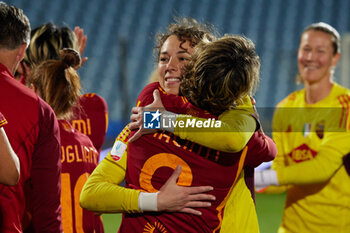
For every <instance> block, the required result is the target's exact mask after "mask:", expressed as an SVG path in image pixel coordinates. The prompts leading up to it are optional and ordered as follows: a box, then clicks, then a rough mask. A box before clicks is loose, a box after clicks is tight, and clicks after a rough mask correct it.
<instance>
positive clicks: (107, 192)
mask: <svg viewBox="0 0 350 233" xmlns="http://www.w3.org/2000/svg"><path fill="white" fill-rule="evenodd" d="M198 29H200V28H198V24H195V26H193V25H188V24H187V25H186V24H183V23H180V24H173V25H171V26H170V27H169V31H168V32H167V33H166V34H164V35H161V38H160V39H161V40H160V45H159V47H158V48H159V53H158V54H157V56H159V57H158V60H159V67H164V68H165V67H167V66H168V65H167V63H170V65H169V66H171V67H172V68H171V70H172V73H173V74H172V79H173V80H169V79H168V78H170V76H169V73H168V72H165V73H167V76H168V77H166V79H167V80H165V73H164V69H161V68H159V70H160V71H162V70H163V74H162V75H161V78H162V79H160V83H161V85H164V86H165V88H164V90H166V91H167V92H171V93H172V92H174V93H175V94H177V93H178V88H179V86H180V81H181V80H180V79H181V73H182V67H183V65H184V64H185V63H187V61H188V60H189V59H190V56H191V54H192V53H193V51H194V49H193V47H192V46H194V45H196V44H197V43H198V42H199V41H200V40H202V39H203V38H204V37H206V36H207V34H206V32H205V30H204V31H203V30H202V31H198ZM196 30H197V32H196ZM177 38H178V39H177ZM163 45H164V46H163ZM163 49H164V50H163ZM161 50H162V52H160V51H161ZM161 54H162V56H163V57H162V58H161V57H160V55H161ZM164 56H168V57H167V58H165V57H164ZM169 61H170V62H169ZM175 73H176V75H175ZM175 79H176V80H175ZM172 84H174V85H172ZM158 87H159V84H158ZM171 87H173V89H172V88H171ZM153 90H154V88H153V89H151V90H150V91H149V93H151V97H149V96H143V97H146V98H148V101H151V102H152V101H153V97H152V92H153ZM161 90H162V92H164V93H165V91H164V90H163V89H162V88H161ZM161 94H162V93H161ZM165 95H167V94H165ZM141 96H142V94H141ZM170 96H173V97H176V96H175V95H167V97H170ZM178 98H179V99H180V101H182V98H181V97H178ZM141 99H142V98H141ZM151 102H147V100H144V102H143V103H145V104H148V103H151ZM169 102H171V101H169ZM141 105H142V104H141ZM165 106H166V107H167V105H166V104H165ZM207 116H209V115H208V113H207ZM252 119H253V118H252ZM248 121H249V120H248ZM253 123H254V124H255V120H254V119H253ZM254 129H255V125H254ZM254 129H253V131H254ZM128 133H130V132H129V130H128V129H127V128H126V129H125V130H124V131H123V132H122V133H121V134H120V135H119V137H118V138H117V140H116V143H115V146H114V149H113V150H112V152H111V154H109V155H108V157H107V159H105V160H104V161H103V162H102V163H101V165H99V166H98V168H97V169H96V170H95V171H94V173H93V175H92V176H91V177H90V178H89V180H88V182H87V183H86V185H85V186H84V190H83V192H82V196H81V204H82V205H83V206H84V207H85V208H90V209H93V210H97V211H101V212H120V211H128V212H139V211H142V210H144V211H145V210H147V209H146V208H143V207H146V206H143V204H142V202H143V201H142V200H141V199H142V198H141V196H142V193H141V194H140V192H139V191H136V190H130V189H128V190H127V193H128V195H122V194H121V189H123V188H122V187H120V186H117V185H115V184H120V183H121V182H122V180H123V179H124V177H125V168H126V154H124V155H123V152H124V149H125V147H126V146H123V145H122V144H120V142H121V141H122V142H126V141H127V135H128ZM248 139H249V137H248ZM225 142H227V140H225ZM264 142H265V141H264ZM245 143H246V142H244V145H245ZM265 143H266V144H265V146H266V145H268V143H267V142H265ZM193 145H194V144H193ZM234 145H236V146H237V147H239V143H235V144H234ZM244 145H243V147H244ZM119 146H120V147H119ZM273 146H274V145H271V148H273ZM117 147H118V148H119V149H118V150H116V148H117ZM243 147H242V148H243ZM271 148H270V149H271ZM226 149H227V150H230V149H231V150H232V149H233V148H232V147H231V148H226ZM234 149H235V150H239V149H237V148H234ZM265 149H266V147H265ZM209 150H210V149H209ZM115 152H116V153H115ZM271 154H273V153H271ZM273 156H274V154H273V155H272V157H273ZM238 157H239V155H238ZM236 158H237V157H236ZM270 159H271V158H270ZM123 169H124V170H123ZM174 169H175V167H174ZM180 172H181V169H180V170H179V169H176V170H175V172H174V174H173V175H172V177H171V178H170V179H169V180H168V182H167V183H166V184H165V185H164V186H163V187H162V188H161V191H160V192H159V193H162V195H159V196H158V197H157V198H156V201H155V203H156V205H157V202H158V206H157V207H156V208H155V209H153V210H158V211H167V212H174V211H175V212H186V213H193V214H200V211H197V210H195V209H194V208H193V207H205V206H206V205H207V204H209V203H208V202H199V201H201V200H210V199H211V196H210V195H204V194H200V193H201V192H204V191H205V190H209V189H208V188H209V187H191V188H186V187H181V186H177V185H176V179H177V177H178V176H179V175H180ZM232 174H234V172H232ZM231 178H232V176H231ZM242 178H243V176H242V174H241V176H240V177H239V180H238V181H237V184H236V187H237V186H239V187H241V188H242V189H241V192H240V194H243V195H245V194H247V193H248V195H246V196H245V197H249V198H248V199H245V200H244V201H248V202H249V199H250V201H251V202H250V204H252V205H250V206H249V207H247V206H246V208H245V210H246V211H245V213H249V214H252V215H251V216H250V217H254V212H255V208H254V204H253V202H252V199H251V197H250V194H249V190H248V189H247V187H246V184H245V182H244V178H243V179H242ZM169 187H170V189H169ZM167 190H172V191H170V192H168V193H167ZM175 190H176V191H175ZM125 192H126V191H125ZM139 194H140V196H139ZM116 195H118V197H120V199H116V198H113V200H112V199H110V198H108V197H111V196H116ZM161 196H162V197H161ZM169 197H170V198H169ZM231 197H233V198H231ZM232 199H235V200H236V201H237V193H234V192H233V193H232V195H230V197H229V200H228V202H229V203H230V200H231V201H232ZM95 200H101V201H95ZM162 200H163V201H162ZM241 200H242V199H241ZM159 203H162V204H159ZM250 207H252V209H254V211H253V212H250V211H248V210H247V209H250ZM153 208H154V206H153ZM232 209H234V208H232ZM232 209H231V210H232ZM236 210H237V209H236ZM241 211H242V212H244V211H243V210H241ZM249 214H248V215H249ZM242 216H247V215H240V216H238V215H236V217H237V218H235V219H234V220H237V219H239V220H243V221H233V222H236V223H238V222H240V224H242V225H244V223H246V221H247V218H245V217H242ZM240 217H242V218H241V219H240ZM254 223H255V222H253V223H252V222H250V223H249V224H250V225H251V226H252V225H254ZM256 224H257V222H256ZM242 225H241V226H242ZM254 227H257V225H255V226H252V227H248V228H247V230H248V231H249V230H251V229H254Z"/></svg>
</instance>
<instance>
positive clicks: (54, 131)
mask: <svg viewBox="0 0 350 233" xmlns="http://www.w3.org/2000/svg"><path fill="white" fill-rule="evenodd" d="M39 105H40V106H41V108H40V113H39V129H40V130H39V137H38V140H37V143H36V145H35V149H34V152H33V157H32V168H31V174H32V176H31V184H32V200H31V201H32V224H33V228H34V230H35V232H62V225H61V206H60V195H61V160H60V135H59V128H58V122H57V119H56V116H55V114H54V112H53V110H52V109H51V108H50V106H49V105H48V104H47V103H45V102H44V101H43V100H41V99H39Z"/></svg>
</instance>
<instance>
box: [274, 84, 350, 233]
mask: <svg viewBox="0 0 350 233" xmlns="http://www.w3.org/2000/svg"><path fill="white" fill-rule="evenodd" d="M349 104H350V91H349V90H348V89H346V88H343V87H341V86H340V85H338V84H336V83H334V85H333V88H332V90H331V93H330V94H329V95H328V96H327V97H326V98H325V99H323V100H321V101H319V102H317V103H315V104H312V105H309V104H306V103H305V91H304V89H303V90H299V91H296V92H294V93H292V94H290V95H289V96H288V97H286V98H285V99H284V100H283V101H281V102H280V103H279V104H278V105H277V108H276V110H275V114H274V119H273V139H274V141H275V143H276V145H277V150H278V155H277V157H276V159H275V160H274V162H273V165H272V168H273V169H275V170H276V171H277V176H278V180H279V182H280V184H281V185H286V187H287V197H286V203H285V209H284V213H283V218H282V224H281V226H280V228H279V231H278V232H279V233H286V232H295V233H309V232H310V233H318V232H336V233H343V232H350V177H349V175H348V174H347V173H346V170H345V168H344V166H343V165H342V157H343V156H344V155H346V154H348V153H349V152H350V133H349V130H350V127H349V120H350V113H349V107H350V106H349Z"/></svg>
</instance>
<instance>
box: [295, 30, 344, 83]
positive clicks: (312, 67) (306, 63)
mask: <svg viewBox="0 0 350 233" xmlns="http://www.w3.org/2000/svg"><path fill="white" fill-rule="evenodd" d="M339 57H340V54H339V53H335V52H334V48H333V37H332V35H330V34H327V33H325V32H322V31H316V30H310V31H306V32H304V33H303V35H302V37H301V40H300V46H299V50H298V68H299V73H300V75H301V77H302V79H303V82H304V83H307V84H314V83H320V82H330V80H331V73H332V70H333V68H334V67H335V66H336V64H337V62H338V60H339Z"/></svg>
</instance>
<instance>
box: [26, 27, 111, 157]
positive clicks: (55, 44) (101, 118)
mask: <svg viewBox="0 0 350 233" xmlns="http://www.w3.org/2000/svg"><path fill="white" fill-rule="evenodd" d="M86 40H87V36H86V35H84V32H83V29H81V28H79V27H75V29H74V31H73V30H72V29H70V28H69V27H66V26H63V27H58V26H56V25H54V24H53V23H47V24H44V25H42V26H39V27H37V28H35V29H33V30H32V32H31V41H30V44H29V48H28V49H27V51H26V54H25V57H24V60H23V62H22V65H21V69H19V72H20V73H21V74H22V78H21V80H22V82H23V80H25V78H26V76H28V75H29V74H30V70H31V68H33V67H34V66H36V65H38V64H40V63H41V62H42V61H45V60H48V59H57V60H58V59H59V51H60V50H61V49H64V48H72V49H75V50H77V51H79V53H80V55H82V54H83V52H84V49H85V46H86ZM86 61H87V57H84V58H83V59H82V62H81V64H79V65H78V66H77V67H75V68H76V69H78V68H79V67H81V66H82V65H83V64H84V63H85V62H86ZM73 111H74V115H73V117H72V119H70V122H71V124H72V125H73V127H74V128H76V129H77V130H79V131H80V132H82V133H83V134H85V135H87V136H89V138H90V139H91V141H92V142H93V143H94V146H95V148H96V149H97V151H98V152H100V151H101V147H102V145H103V143H104V140H105V136H106V132H107V127H108V107H107V103H106V101H105V99H104V98H103V97H101V96H99V95H97V94H95V93H86V94H84V95H82V96H80V98H79V104H78V105H77V106H76V107H74V110H73Z"/></svg>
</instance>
